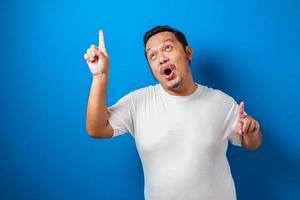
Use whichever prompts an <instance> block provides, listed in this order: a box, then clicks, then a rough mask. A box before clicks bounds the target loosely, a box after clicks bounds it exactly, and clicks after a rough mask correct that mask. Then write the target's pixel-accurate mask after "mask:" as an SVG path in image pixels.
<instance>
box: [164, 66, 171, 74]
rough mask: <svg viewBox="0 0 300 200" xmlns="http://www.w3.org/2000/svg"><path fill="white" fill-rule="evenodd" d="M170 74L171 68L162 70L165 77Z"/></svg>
mask: <svg viewBox="0 0 300 200" xmlns="http://www.w3.org/2000/svg"><path fill="white" fill-rule="evenodd" d="M171 73H172V69H171V68H166V69H165V70H164V74H165V75H167V76H169V75H170V74H171Z"/></svg>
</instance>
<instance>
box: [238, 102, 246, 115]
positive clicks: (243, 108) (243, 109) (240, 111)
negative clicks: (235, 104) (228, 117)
mask: <svg viewBox="0 0 300 200" xmlns="http://www.w3.org/2000/svg"><path fill="white" fill-rule="evenodd" d="M244 115H245V103H244V102H243V101H242V102H241V103H240V109H239V116H240V117H239V118H240V119H241V118H242V119H244Z"/></svg>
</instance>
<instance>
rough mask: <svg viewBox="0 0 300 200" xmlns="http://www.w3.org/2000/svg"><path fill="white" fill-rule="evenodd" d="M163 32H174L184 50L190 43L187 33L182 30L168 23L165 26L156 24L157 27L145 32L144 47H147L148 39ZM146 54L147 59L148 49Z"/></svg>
mask: <svg viewBox="0 0 300 200" xmlns="http://www.w3.org/2000/svg"><path fill="white" fill-rule="evenodd" d="M161 32H171V33H173V34H174V35H175V37H176V39H177V40H178V41H179V42H180V44H181V45H182V47H183V49H184V50H185V47H187V46H188V45H189V44H188V42H187V40H186V38H185V35H184V34H183V33H182V32H181V31H179V30H177V29H175V28H172V27H170V26H167V25H165V26H161V25H159V26H156V27H154V28H152V29H150V30H149V31H147V32H146V33H145V34H144V47H146V44H147V42H148V40H149V39H150V38H151V37H152V36H154V35H156V34H157V33H161ZM145 56H146V59H147V54H146V51H145ZM147 61H148V59H147Z"/></svg>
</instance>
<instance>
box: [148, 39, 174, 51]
mask: <svg viewBox="0 0 300 200" xmlns="http://www.w3.org/2000/svg"><path fill="white" fill-rule="evenodd" d="M169 41H170V42H173V43H174V42H175V40H174V39H172V38H167V39H165V40H164V41H163V43H165V42H169ZM150 49H151V48H148V49H146V52H148V51H149V50H150Z"/></svg>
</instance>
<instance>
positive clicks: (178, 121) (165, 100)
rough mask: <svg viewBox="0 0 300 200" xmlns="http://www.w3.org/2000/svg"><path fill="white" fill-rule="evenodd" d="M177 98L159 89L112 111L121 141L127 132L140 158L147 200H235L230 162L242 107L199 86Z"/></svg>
mask: <svg viewBox="0 0 300 200" xmlns="http://www.w3.org/2000/svg"><path fill="white" fill-rule="evenodd" d="M197 85H198V87H197V89H196V90H195V92H194V93H193V94H191V95H188V96H173V95H170V94H169V93H167V92H166V91H165V90H164V89H163V87H162V86H161V85H160V84H157V85H155V86H148V87H145V88H142V89H139V90H136V91H133V92H131V93H129V94H128V95H126V96H124V97H123V98H121V99H120V100H119V101H118V102H117V103H116V104H115V105H113V106H112V107H109V109H108V110H109V122H110V124H111V126H112V127H113V129H114V135H113V137H115V136H118V135H121V134H123V133H126V132H129V133H130V134H131V135H132V136H133V137H134V139H135V143H136V146H137V150H138V153H139V155H140V158H141V162H142V166H143V170H144V176H145V177H144V178H145V179H144V180H145V191H144V192H145V199H146V200H221V199H222V200H235V199H236V192H235V187H234V182H233V179H232V176H231V172H230V167H229V164H228V160H227V157H226V151H227V146H228V140H230V141H231V143H232V144H234V145H238V146H241V138H240V136H239V135H238V134H237V133H234V131H233V129H234V126H235V124H236V121H237V117H238V111H239V106H238V104H237V103H236V102H235V101H234V99H233V98H231V97H230V96H228V95H226V94H225V93H223V92H221V91H220V90H215V89H212V88H208V87H206V86H202V85H200V84H197Z"/></svg>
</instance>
